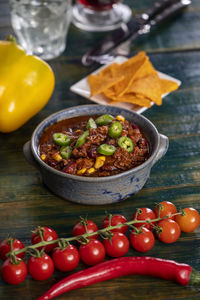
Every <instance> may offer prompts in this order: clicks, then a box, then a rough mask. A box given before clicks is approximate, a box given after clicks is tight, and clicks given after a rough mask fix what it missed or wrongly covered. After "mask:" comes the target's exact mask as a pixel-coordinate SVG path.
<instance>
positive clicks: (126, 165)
mask: <svg viewBox="0 0 200 300" xmlns="http://www.w3.org/2000/svg"><path fill="white" fill-rule="evenodd" d="M113 157H114V158H115V161H114V166H115V167H116V168H118V169H121V170H126V169H130V168H131V167H132V157H131V155H130V154H129V152H127V151H126V150H125V149H121V148H118V149H117V150H116V151H115V153H114V155H113Z"/></svg>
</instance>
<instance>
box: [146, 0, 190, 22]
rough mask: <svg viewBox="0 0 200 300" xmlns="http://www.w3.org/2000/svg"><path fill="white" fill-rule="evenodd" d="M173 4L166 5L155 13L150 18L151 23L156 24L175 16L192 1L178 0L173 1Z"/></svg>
mask: <svg viewBox="0 0 200 300" xmlns="http://www.w3.org/2000/svg"><path fill="white" fill-rule="evenodd" d="M171 2H172V4H171V5H170V6H168V7H166V8H165V9H164V10H163V11H162V12H160V13H158V14H155V15H154V16H153V17H152V18H151V19H150V20H149V25H150V26H155V25H157V24H158V23H161V22H162V21H165V20H166V19H168V18H170V17H173V16H174V15H176V14H177V13H178V12H180V11H181V10H182V9H183V8H185V7H187V6H188V5H189V4H190V3H191V1H190V0H178V1H171Z"/></svg>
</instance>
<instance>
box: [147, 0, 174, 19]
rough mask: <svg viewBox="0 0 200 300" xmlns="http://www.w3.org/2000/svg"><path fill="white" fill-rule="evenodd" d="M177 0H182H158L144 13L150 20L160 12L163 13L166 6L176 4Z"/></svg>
mask: <svg viewBox="0 0 200 300" xmlns="http://www.w3.org/2000/svg"><path fill="white" fill-rule="evenodd" d="M176 2H180V0H160V1H156V2H155V3H154V4H153V7H152V8H150V9H148V10H147V11H146V12H145V13H144V14H142V15H144V17H143V18H145V15H147V16H148V20H150V19H153V18H155V17H156V16H157V15H158V14H160V13H162V12H163V11H164V10H165V9H166V8H168V7H170V6H171V5H173V4H175V3H176Z"/></svg>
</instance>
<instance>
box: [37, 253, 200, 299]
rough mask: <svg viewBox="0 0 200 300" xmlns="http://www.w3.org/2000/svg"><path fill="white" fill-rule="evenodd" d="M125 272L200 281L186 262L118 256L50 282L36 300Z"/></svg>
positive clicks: (187, 282)
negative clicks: (49, 286) (50, 285)
mask: <svg viewBox="0 0 200 300" xmlns="http://www.w3.org/2000/svg"><path fill="white" fill-rule="evenodd" d="M125 275H150V276H153V277H158V278H161V279H166V280H172V281H175V282H177V283H179V284H181V285H183V286H185V285H187V284H189V283H190V284H198V283H200V274H199V273H198V272H197V271H195V270H193V269H192V267H191V266H190V265H188V264H182V263H177V262H175V261H173V260H166V259H161V258H155V257H148V256H146V257H121V258H116V259H112V260H109V261H105V262H103V263H100V264H98V265H96V266H93V267H90V268H88V269H85V270H82V271H79V272H76V273H74V274H72V275H69V276H68V277H66V278H64V279H63V280H61V281H59V282H58V283H56V284H54V285H53V286H52V287H51V288H50V289H49V290H48V291H47V292H46V293H44V294H43V295H42V296H41V297H39V298H38V299H37V300H49V299H52V298H55V297H57V296H59V295H61V294H64V293H66V292H68V291H70V290H74V289H78V288H82V287H85V286H89V285H92V284H95V283H98V282H102V281H106V280H109V279H113V278H116V277H120V276H125Z"/></svg>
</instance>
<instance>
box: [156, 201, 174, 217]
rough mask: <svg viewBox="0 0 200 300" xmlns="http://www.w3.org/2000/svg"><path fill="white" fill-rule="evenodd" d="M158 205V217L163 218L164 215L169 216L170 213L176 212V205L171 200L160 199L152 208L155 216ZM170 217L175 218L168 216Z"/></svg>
mask: <svg viewBox="0 0 200 300" xmlns="http://www.w3.org/2000/svg"><path fill="white" fill-rule="evenodd" d="M159 207H160V218H163V217H165V216H169V217H170V215H172V214H175V213H177V209H176V206H175V205H174V204H173V203H172V202H170V201H162V202H160V203H158V204H157V205H156V207H155V209H154V212H155V215H156V217H158V215H159ZM170 219H172V220H175V216H174V217H170Z"/></svg>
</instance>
